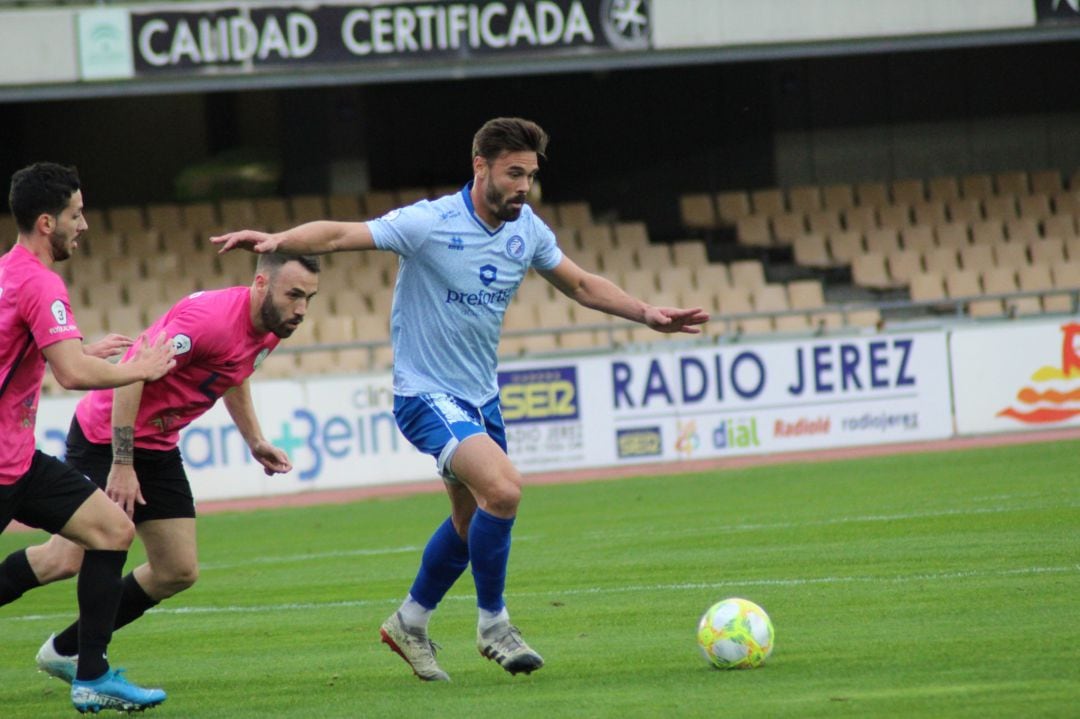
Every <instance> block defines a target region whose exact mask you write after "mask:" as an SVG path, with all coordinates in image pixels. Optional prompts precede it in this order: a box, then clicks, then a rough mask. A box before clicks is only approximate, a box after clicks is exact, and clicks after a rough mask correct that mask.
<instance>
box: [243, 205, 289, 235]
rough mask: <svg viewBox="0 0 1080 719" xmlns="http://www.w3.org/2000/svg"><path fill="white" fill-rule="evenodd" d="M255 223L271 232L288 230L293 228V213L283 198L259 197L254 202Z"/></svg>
mask: <svg viewBox="0 0 1080 719" xmlns="http://www.w3.org/2000/svg"><path fill="white" fill-rule="evenodd" d="M252 207H253V209H254V212H255V222H256V223H258V224H259V225H261V226H262V227H266V228H268V229H270V230H274V231H280V230H287V229H289V228H290V227H292V226H293V224H294V223H293V218H292V211H291V210H290V209H289V203H288V201H287V200H285V198H283V197H257V198H255V199H254V200H252Z"/></svg>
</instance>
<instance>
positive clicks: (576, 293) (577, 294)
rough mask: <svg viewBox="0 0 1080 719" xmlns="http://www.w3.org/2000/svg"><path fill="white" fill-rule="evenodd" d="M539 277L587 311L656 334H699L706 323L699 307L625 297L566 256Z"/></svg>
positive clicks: (619, 289)
mask: <svg viewBox="0 0 1080 719" xmlns="http://www.w3.org/2000/svg"><path fill="white" fill-rule="evenodd" d="M540 274H541V275H542V276H543V277H544V278H545V279H546V280H547V281H548V282H550V283H551V284H553V285H555V287H556V289H558V290H559V291H560V292H562V293H563V294H564V295H566V296H567V297H569V298H570V299H572V300H574V301H576V302H579V303H580V304H582V305H584V306H586V307H588V308H590V309H594V310H600V311H601V312H607V313H608V314H610V315H615V316H616V317H622V318H625V319H628V320H632V321H634V322H640V323H642V324H644V325H648V326H649V327H650V328H652V329H654V330H656V331H657V332H666V333H674V332H683V333H686V334H699V333H700V332H701V328H700V327H699V326H698V325H703V324H705V323H706V322H708V321H709V313H708V312H706V311H705V310H703V309H701V308H700V307H694V308H690V309H683V308H679V307H655V306H653V305H650V304H649V303H647V302H644V301H642V300H639V299H638V298H636V297H633V296H632V295H629V294H627V293H626V292H625V291H624V290H622V289H621V288H620V287H618V286H617V285H616V284H615V283H614V282H612V281H611V280H608V279H606V278H604V277H601V276H600V275H595V274H592V273H591V272H586V271H585V270H583V269H581V267H579V266H578V265H577V264H576V263H575V262H574V261H573V260H571V259H570V258H568V257H563V259H562V262H560V263H559V264H558V265H557V266H556V267H555V268H554V269H551V270H545V271H542V272H541V273H540Z"/></svg>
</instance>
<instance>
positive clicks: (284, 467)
mask: <svg viewBox="0 0 1080 719" xmlns="http://www.w3.org/2000/svg"><path fill="white" fill-rule="evenodd" d="M251 456H252V457H254V458H255V461H256V462H258V463H259V464H261V465H262V466H263V471H264V472H266V475H267V476H268V477H270V476H273V475H275V474H283V473H285V472H291V471H292V462H290V461H289V455H288V454H286V453H285V450H283V449H279V448H277V447H275V446H274V445H272V444H270V443H269V442H267V441H266V440H265V439H261V440H259V441H257V442H255V443H254V444H252V445H251Z"/></svg>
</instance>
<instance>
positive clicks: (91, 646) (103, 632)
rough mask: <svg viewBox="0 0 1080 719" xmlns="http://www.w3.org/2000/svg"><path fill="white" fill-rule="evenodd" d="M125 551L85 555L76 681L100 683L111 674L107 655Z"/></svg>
mask: <svg viewBox="0 0 1080 719" xmlns="http://www.w3.org/2000/svg"><path fill="white" fill-rule="evenodd" d="M126 559H127V552H126V551H117V550H104V549H98V550H93V551H88V552H86V556H84V557H83V563H82V569H81V570H80V571H79V587H78V591H77V594H78V597H79V628H78V633H79V652H78V653H79V669H78V673H77V674H76V675H75V678H76V679H79V680H87V679H97V678H98V677H100V676H101V675H102V674H104V673H105V672H107V671H109V660H108V659H106V657H105V651H106V650H107V649H108V647H109V640H111V639H112V632H113V623H114V622H115V621H116V608H117V607H118V606H119V605H120V593H121V592H122V591H123V584H122V582H121V580H120V572H121V571H122V570H123V568H124V560H126Z"/></svg>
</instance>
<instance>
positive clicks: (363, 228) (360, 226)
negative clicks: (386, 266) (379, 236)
mask: <svg viewBox="0 0 1080 719" xmlns="http://www.w3.org/2000/svg"><path fill="white" fill-rule="evenodd" d="M210 241H211V242H212V243H214V244H215V245H218V247H219V248H220V249H218V253H219V254H220V253H222V252H228V251H229V250H234V249H242V250H249V251H251V252H256V253H259V254H263V253H267V252H281V253H283V254H286V255H322V254H326V253H328V252H345V251H348V250H371V249H374V248H375V240H374V238H373V237H372V236H371V230H370V229H368V226H367V224H366V223H364V222H332V221H330V220H319V221H317V222H308V223H305V224H303V225H298V226H297V227H294V228H292V229H291V230H285V231H284V232H275V233H269V232H258V231H257V230H238V231H236V232H227V233H225V234H224V235H218V236H216V237H211V238H210Z"/></svg>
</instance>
